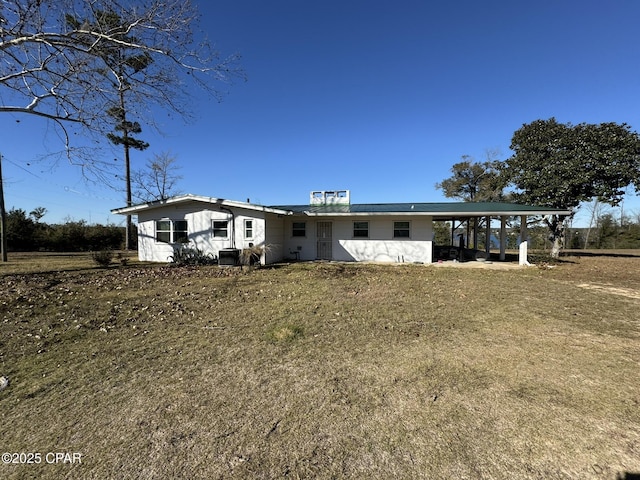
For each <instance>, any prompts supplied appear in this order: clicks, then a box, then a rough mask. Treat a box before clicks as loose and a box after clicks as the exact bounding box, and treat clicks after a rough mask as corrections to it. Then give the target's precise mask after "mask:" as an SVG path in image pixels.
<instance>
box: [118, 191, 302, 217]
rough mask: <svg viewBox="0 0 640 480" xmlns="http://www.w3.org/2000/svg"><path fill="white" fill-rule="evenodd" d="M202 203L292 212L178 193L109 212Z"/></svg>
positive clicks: (277, 212) (119, 212)
mask: <svg viewBox="0 0 640 480" xmlns="http://www.w3.org/2000/svg"><path fill="white" fill-rule="evenodd" d="M191 202H196V203H204V204H208V205H217V206H219V207H226V208H232V207H233V208H243V209H245V210H254V211H259V212H265V213H273V214H276V215H291V214H292V212H291V211H288V210H282V209H278V208H272V207H265V206H263V205H256V204H253V203H248V202H238V201H235V200H226V199H224V198H215V197H205V196H201V195H191V194H188V195H179V196H177V197H171V198H167V199H165V200H157V201H154V202H148V203H141V204H138V205H132V206H130V207H122V208H115V209H113V210H111V213H113V214H116V215H137V214H139V213H142V212H146V211H151V210H156V209H158V208H163V207H167V206H171V205H181V204H186V203H191Z"/></svg>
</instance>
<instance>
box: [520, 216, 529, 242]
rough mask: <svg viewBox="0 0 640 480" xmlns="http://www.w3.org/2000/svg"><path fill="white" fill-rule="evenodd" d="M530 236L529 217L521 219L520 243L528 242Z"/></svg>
mask: <svg viewBox="0 0 640 480" xmlns="http://www.w3.org/2000/svg"><path fill="white" fill-rule="evenodd" d="M528 236H529V234H528V233H527V216H526V215H522V216H521V217H520V243H522V242H526V241H527V237H528Z"/></svg>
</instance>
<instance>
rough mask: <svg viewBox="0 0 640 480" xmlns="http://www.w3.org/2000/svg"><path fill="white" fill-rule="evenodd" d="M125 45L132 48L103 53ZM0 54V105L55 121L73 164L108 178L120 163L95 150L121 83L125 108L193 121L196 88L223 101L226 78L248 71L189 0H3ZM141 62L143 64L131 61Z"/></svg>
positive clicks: (147, 117) (147, 118) (143, 115)
mask: <svg viewBox="0 0 640 480" xmlns="http://www.w3.org/2000/svg"><path fill="white" fill-rule="evenodd" d="M105 12H107V13H108V15H107V16H105V15H104V13H105ZM113 18H117V19H118V22H115V23H114V22H113V21H112V20H113ZM104 19H107V20H104ZM118 49H119V50H121V51H124V52H126V55H110V54H106V53H105V52H114V51H116V50H118ZM0 58H1V60H2V61H1V62H0V99H2V102H1V103H2V104H1V105H0V112H4V113H12V114H26V115H35V116H38V117H40V118H43V119H47V120H49V121H51V122H53V124H54V125H55V127H56V132H57V133H58V134H59V135H60V137H61V141H62V144H63V146H64V148H62V149H61V151H62V152H64V154H66V157H67V158H68V159H69V161H70V162H71V163H72V164H74V165H78V166H80V167H81V168H82V171H83V174H84V175H85V176H86V177H87V178H90V179H93V180H97V181H101V182H105V183H107V184H110V180H111V179H112V178H113V169H114V167H115V164H114V162H113V161H111V160H105V158H108V157H105V156H104V155H98V154H96V152H95V151H94V148H95V147H96V146H97V145H100V144H101V141H102V140H103V139H104V138H105V135H106V134H107V132H108V131H110V130H111V129H112V127H113V119H111V118H110V117H109V116H108V115H106V114H105V111H106V109H107V108H110V107H112V106H114V105H120V99H121V97H120V95H121V93H122V92H123V89H126V92H127V97H128V103H127V106H128V111H131V113H132V114H133V115H134V117H136V118H139V119H140V120H141V121H143V122H145V123H146V124H148V125H151V126H154V127H156V128H158V127H160V126H159V125H157V124H155V122H154V119H153V117H152V116H151V115H152V114H153V113H157V109H158V108H159V109H162V110H168V111H170V112H172V113H174V114H176V115H178V116H180V117H182V118H183V119H190V118H191V109H190V108H189V106H188V105H189V103H188V102H187V99H188V98H189V97H190V93H191V91H192V90H193V88H192V87H193V86H194V85H195V86H198V87H200V88H201V89H202V90H203V91H205V92H207V93H208V94H210V95H212V96H214V97H216V98H218V99H219V98H220V97H221V95H222V93H223V92H222V91H221V90H220V89H219V85H222V83H220V82H229V81H230V80H231V79H232V78H233V77H234V76H242V71H241V70H240V68H239V67H238V66H237V61H238V59H239V57H238V55H231V56H229V57H226V58H222V57H221V56H220V55H219V53H218V52H217V51H215V50H214V49H213V48H212V47H211V45H210V44H209V43H208V41H207V40H206V38H203V37H202V35H201V34H200V32H199V31H198V11H197V9H196V8H195V7H194V6H193V4H192V2H191V1H190V0H12V1H0ZM135 59H144V60H145V62H146V65H145V68H135V65H134V66H133V68H126V69H125V68H124V67H125V66H127V67H132V63H131V62H132V60H135ZM123 62H124V63H123ZM123 72H124V73H126V77H125V76H124V75H123ZM125 80H126V83H125ZM114 84H115V85H117V86H118V88H115V89H114V88H113V86H114ZM78 134H80V135H78ZM0 181H2V179H1V178H0Z"/></svg>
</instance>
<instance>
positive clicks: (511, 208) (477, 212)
mask: <svg viewBox="0 0 640 480" xmlns="http://www.w3.org/2000/svg"><path fill="white" fill-rule="evenodd" d="M271 208H273V209H277V210H286V211H289V212H292V213H293V214H294V215H306V216H354V215H425V216H433V217H445V218H452V217H484V216H487V215H489V216H502V215H506V216H517V215H553V214H557V215H570V214H571V210H569V209H559V208H551V207H537V206H533V205H518V204H515V203H504V202H503V203H500V202H455V203H454V202H445V203H358V204H351V205H278V206H272V207H271Z"/></svg>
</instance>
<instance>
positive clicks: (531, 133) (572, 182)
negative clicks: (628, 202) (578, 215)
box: [501, 118, 640, 258]
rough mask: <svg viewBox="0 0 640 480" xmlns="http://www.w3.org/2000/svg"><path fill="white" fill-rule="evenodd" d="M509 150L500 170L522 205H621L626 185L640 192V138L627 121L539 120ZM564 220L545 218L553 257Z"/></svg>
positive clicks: (560, 242) (520, 132)
mask: <svg viewBox="0 0 640 480" xmlns="http://www.w3.org/2000/svg"><path fill="white" fill-rule="evenodd" d="M511 149H512V150H513V152H514V154H513V155H512V156H511V157H510V158H508V159H507V160H506V161H505V162H504V163H503V165H502V166H501V170H502V176H503V178H504V180H505V182H506V183H509V184H511V185H512V186H513V187H514V188H515V191H514V192H513V196H514V199H515V201H517V202H519V203H527V204H533V205H539V206H546V207H554V208H562V209H576V208H577V207H578V206H579V205H580V204H581V203H582V202H588V201H590V200H592V199H594V198H598V199H599V200H600V201H602V202H606V203H609V204H610V205H617V204H618V203H619V202H620V201H621V200H622V198H623V196H624V194H625V189H626V187H627V186H629V185H630V184H633V185H634V186H635V188H636V191H638V188H640V137H639V136H638V134H637V133H636V132H633V131H631V128H630V127H629V126H628V125H626V124H624V123H623V124H616V123H601V124H598V125H594V124H586V123H581V124H578V125H571V124H569V123H567V124H563V123H559V122H557V121H556V120H555V119H554V118H551V119H549V120H536V121H534V122H532V123H530V124H525V125H523V126H522V128H520V129H519V130H517V131H516V132H515V133H514V135H513V138H512V140H511ZM565 219H566V216H563V215H550V216H547V217H545V218H544V222H545V224H546V225H547V227H548V229H549V239H550V240H551V241H552V243H553V246H552V249H551V255H552V257H554V258H555V257H558V256H559V254H560V250H561V249H562V246H563V242H564V221H565Z"/></svg>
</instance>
